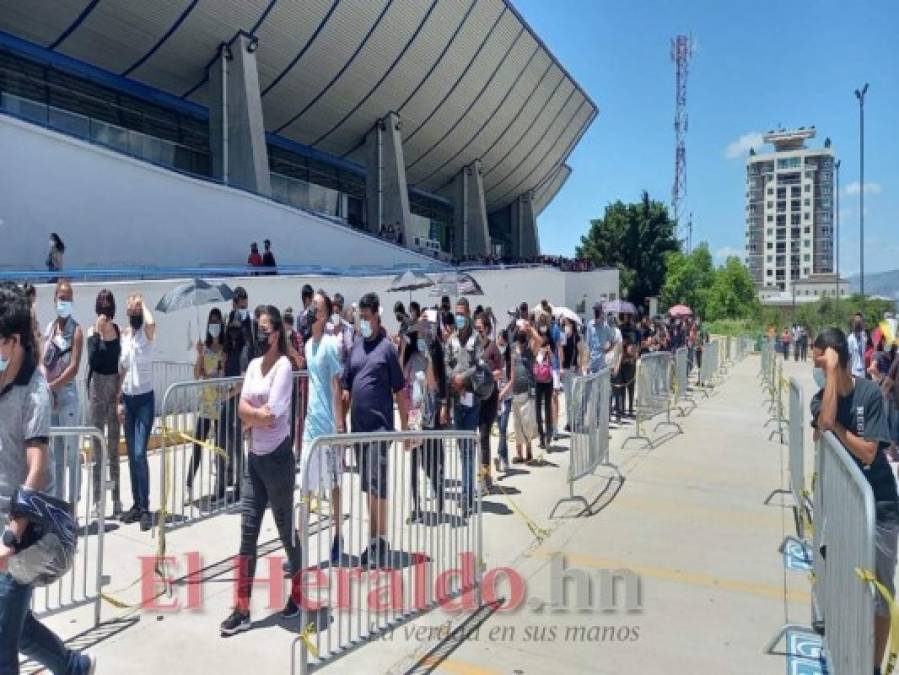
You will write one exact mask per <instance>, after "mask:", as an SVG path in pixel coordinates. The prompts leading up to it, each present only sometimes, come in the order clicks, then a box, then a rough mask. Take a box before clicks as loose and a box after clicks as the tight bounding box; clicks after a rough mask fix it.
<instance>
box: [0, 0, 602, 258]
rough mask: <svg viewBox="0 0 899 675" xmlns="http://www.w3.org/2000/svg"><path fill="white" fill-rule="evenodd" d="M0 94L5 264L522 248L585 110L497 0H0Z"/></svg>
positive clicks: (572, 85)
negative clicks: (138, 239)
mask: <svg viewBox="0 0 899 675" xmlns="http://www.w3.org/2000/svg"><path fill="white" fill-rule="evenodd" d="M0 112H2V113H4V114H2V115H0V150H2V152H3V154H4V156H6V157H10V156H13V157H19V158H20V160H21V161H20V162H18V163H15V166H12V167H10V166H7V168H6V169H5V170H0V181H2V182H0V196H2V201H3V204H4V206H2V207H0V218H2V219H4V221H5V228H6V230H7V233H8V234H7V239H8V242H12V244H13V249H15V250H11V249H10V248H9V247H7V252H6V253H5V254H3V253H0V265H4V266H10V265H13V264H16V263H17V262H18V264H19V265H20V266H21V265H22V261H23V260H29V261H31V262H32V263H34V261H35V258H37V259H38V261H40V259H41V252H40V250H41V249H40V247H41V246H42V245H45V244H43V241H44V239H45V238H46V237H45V234H46V233H47V232H50V231H58V232H60V234H61V235H63V238H64V239H65V238H66V234H69V236H70V237H77V238H78V239H79V240H82V239H84V238H85V237H87V240H88V241H93V242H96V241H102V242H105V243H106V244H108V245H109V246H112V249H110V248H106V249H103V250H104V252H105V253H106V254H107V255H113V256H118V258H115V259H121V260H122V261H124V262H131V263H147V264H159V260H155V259H150V258H154V257H158V256H159V255H160V254H164V255H165V256H166V257H165V259H166V260H169V261H172V262H175V261H180V260H181V259H182V258H184V259H186V260H189V261H192V262H197V261H200V262H204V263H225V262H229V261H232V262H233V261H236V260H239V259H240V257H241V255H244V256H245V248H244V247H245V245H246V244H247V243H249V241H250V240H251V239H257V238H258V239H262V238H264V237H265V236H268V235H269V233H272V236H271V238H272V239H274V240H275V241H276V242H278V243H279V244H280V250H281V257H282V259H283V258H287V260H285V262H325V257H326V254H327V251H328V250H330V251H332V256H331V258H332V259H331V260H328V261H327V262H334V260H333V250H334V248H335V247H337V249H338V250H340V251H342V252H346V253H347V255H348V258H347V261H348V262H351V263H371V262H379V261H381V260H382V259H389V260H393V261H396V260H400V261H402V260H406V259H409V260H413V259H417V258H419V257H420V255H421V254H424V255H426V256H428V257H429V258H431V259H433V258H434V257H440V258H450V257H455V258H460V257H465V256H485V255H499V256H505V257H512V258H532V257H534V256H535V255H537V254H538V253H539V238H538V234H537V216H538V215H539V214H540V212H541V211H542V210H543V209H544V208H545V207H546V205H547V204H548V203H549V202H550V201H551V200H552V199H553V198H554V197H555V195H556V193H557V192H558V191H559V190H560V189H561V187H562V186H563V185H564V183H565V181H566V179H567V178H568V176H569V175H570V172H571V169H570V168H569V166H568V165H567V164H566V159H567V158H568V156H569V155H570V153H571V152H572V150H573V149H574V147H575V145H576V144H577V143H578V141H579V140H580V138H581V137H582V136H583V134H584V133H585V131H586V130H587V128H588V127H589V125H590V124H591V122H592V121H593V119H594V118H595V117H596V115H597V112H598V110H597V107H596V105H595V104H594V103H593V101H592V100H591V99H590V97H589V96H588V95H587V94H586V93H585V92H584V90H583V89H582V88H581V87H580V86H579V85H578V83H577V82H575V80H574V79H573V78H572V77H571V76H570V75H569V74H568V72H567V71H566V70H565V69H564V67H563V66H562V65H561V64H560V63H559V62H558V61H557V60H556V58H555V57H554V56H553V55H552V53H551V52H550V51H549V49H548V48H547V46H546V45H545V44H544V43H543V42H542V41H541V40H540V38H539V37H538V36H537V35H536V34H535V33H534V31H533V30H532V29H531V28H530V27H529V26H528V25H527V23H526V22H525V21H524V20H523V18H522V17H521V16H520V14H519V13H518V12H517V11H516V10H515V8H514V7H513V6H512V5H511V4H510V3H509V2H506V1H504V0H302V1H298V0H214V1H212V0H166V1H164V2H163V1H159V2H113V1H111V0H33V1H30V2H20V1H18V0H0ZM148 171H151V172H152V173H148ZM162 174H165V175H162ZM41 183H43V185H40V184H41ZM4 186H5V187H4ZM219 202H220V204H218V203H219ZM216 204H218V206H216ZM129 209H130V210H129ZM167 209H168V210H167ZM132 212H137V213H132ZM148 228H149V231H151V232H152V233H153V234H154V237H153V239H154V244H153V245H149V244H147V245H146V246H144V245H141V246H138V247H135V246H134V242H133V240H132V241H131V243H130V245H129V243H128V240H129V239H131V238H130V237H128V236H123V232H128V231H134V232H136V233H144V234H146V233H147V231H148ZM387 229H389V230H392V231H393V233H394V238H395V240H396V242H395V243H399V244H401V246H396V245H394V243H391V244H388V243H386V242H384V241H383V237H381V238H378V237H372V236H370V235H372V234H378V233H381V232H382V231H384V230H387ZM213 233H218V235H226V236H216V237H213V236H211V235H212V234H213ZM255 233H258V234H255ZM243 235H246V236H243ZM304 235H310V236H311V237H312V238H315V239H321V240H323V244H322V245H321V246H319V247H318V248H316V246H314V245H312V246H307V245H305V244H304V245H303V246H298V244H300V242H301V241H303V242H308V240H309V238H310V237H309V236H304ZM213 238H214V239H216V240H218V239H223V240H227V244H223V243H222V242H219V241H216V242H212V241H210V240H211V239H213ZM122 239H124V240H125V241H124V244H123V245H124V246H129V247H128V248H127V249H124V248H123V249H122V250H121V251H119V250H115V247H116V245H118V242H119V240H122ZM360 242H362V243H366V244H367V245H366V246H361V247H360V246H358V244H359V243H360ZM226 246H230V247H231V250H233V253H232V252H226V251H227V250H228V249H226ZM35 247H37V249H35ZM81 248H83V247H79V251H80V252H77V253H73V255H75V256H76V258H75V259H76V260H77V262H79V263H82V264H101V263H102V261H101V260H100V259H99V258H97V259H95V258H96V255H95V253H96V251H94V252H91V253H85V252H83V251H81ZM350 249H361V253H359V252H357V253H356V254H354V255H355V257H353V255H350V254H349V251H350ZM79 256H80V257H79ZM170 256H171V257H170ZM312 258H320V260H313V259H312ZM39 264H40V262H38V265H39ZM25 266H27V265H25ZM32 266H34V265H33V264H32Z"/></svg>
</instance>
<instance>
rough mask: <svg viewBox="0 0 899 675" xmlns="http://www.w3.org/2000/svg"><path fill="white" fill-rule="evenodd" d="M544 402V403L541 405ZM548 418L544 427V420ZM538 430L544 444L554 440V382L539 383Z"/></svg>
mask: <svg viewBox="0 0 899 675" xmlns="http://www.w3.org/2000/svg"><path fill="white" fill-rule="evenodd" d="M541 402H542V405H541ZM544 418H545V419H546V426H545V427H544V424H543V420H544ZM537 432H538V433H539V434H540V442H541V443H543V444H544V445H545V444H547V443H549V442H550V441H551V440H552V435H553V383H552V381H551V380H550V381H549V382H538V383H537Z"/></svg>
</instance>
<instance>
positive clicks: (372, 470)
mask: <svg viewBox="0 0 899 675" xmlns="http://www.w3.org/2000/svg"><path fill="white" fill-rule="evenodd" d="M387 447H388V443H387V441H378V442H374V443H363V444H362V445H357V446H356V447H355V448H354V452H355V454H356V466H358V467H359V482H360V484H361V487H362V492H367V493H369V494H371V495H373V496H375V497H377V498H378V499H387V452H388V450H387Z"/></svg>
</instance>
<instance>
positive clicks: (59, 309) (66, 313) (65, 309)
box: [56, 300, 72, 319]
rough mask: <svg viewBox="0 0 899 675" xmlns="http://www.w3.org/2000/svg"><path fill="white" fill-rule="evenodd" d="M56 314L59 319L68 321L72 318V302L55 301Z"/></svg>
mask: <svg viewBox="0 0 899 675" xmlns="http://www.w3.org/2000/svg"><path fill="white" fill-rule="evenodd" d="M56 314H57V315H58V316H59V317H60V318H61V319H68V318H69V317H70V316H72V301H71V300H57V301H56Z"/></svg>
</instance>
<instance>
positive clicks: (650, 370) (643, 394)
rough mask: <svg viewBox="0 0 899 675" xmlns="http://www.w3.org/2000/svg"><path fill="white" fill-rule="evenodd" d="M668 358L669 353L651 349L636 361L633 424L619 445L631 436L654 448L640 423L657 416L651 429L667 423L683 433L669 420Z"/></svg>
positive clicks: (629, 439)
mask: <svg viewBox="0 0 899 675" xmlns="http://www.w3.org/2000/svg"><path fill="white" fill-rule="evenodd" d="M672 371H673V368H672V357H671V352H652V353H649V354H643V355H642V356H641V357H640V360H639V361H638V362H637V392H636V399H637V400H636V409H635V413H636V423H635V425H634V433H633V434H632V435H631V436H628V437H627V438H626V439H625V440H624V442H623V443H622V446H621V447H624V446H625V445H627V443H628V442H629V441H632V440H634V439H638V438H640V439H643V440H645V441H646V446H645V447H649V448H652V447H655V446H654V444H653V440H652V439H651V438H650V437H649V436H647V435H646V434H645V433H643V428H644V424H645V423H646V422H648V421H649V420H651V419H652V418H653V417H656V416H657V415H665V419H664V420H662V421H661V422H659V423H658V424H656V426H655V428H654V429H653V432H655V431H658V430H659V428H660V427H663V426H670V427H674V428H676V429H677V431H678V433H684V430H683V429H682V428H681V426H680V425H679V424H678V423H676V422H672V421H671V401H672V398H673V396H674V392H673V391H672Z"/></svg>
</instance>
